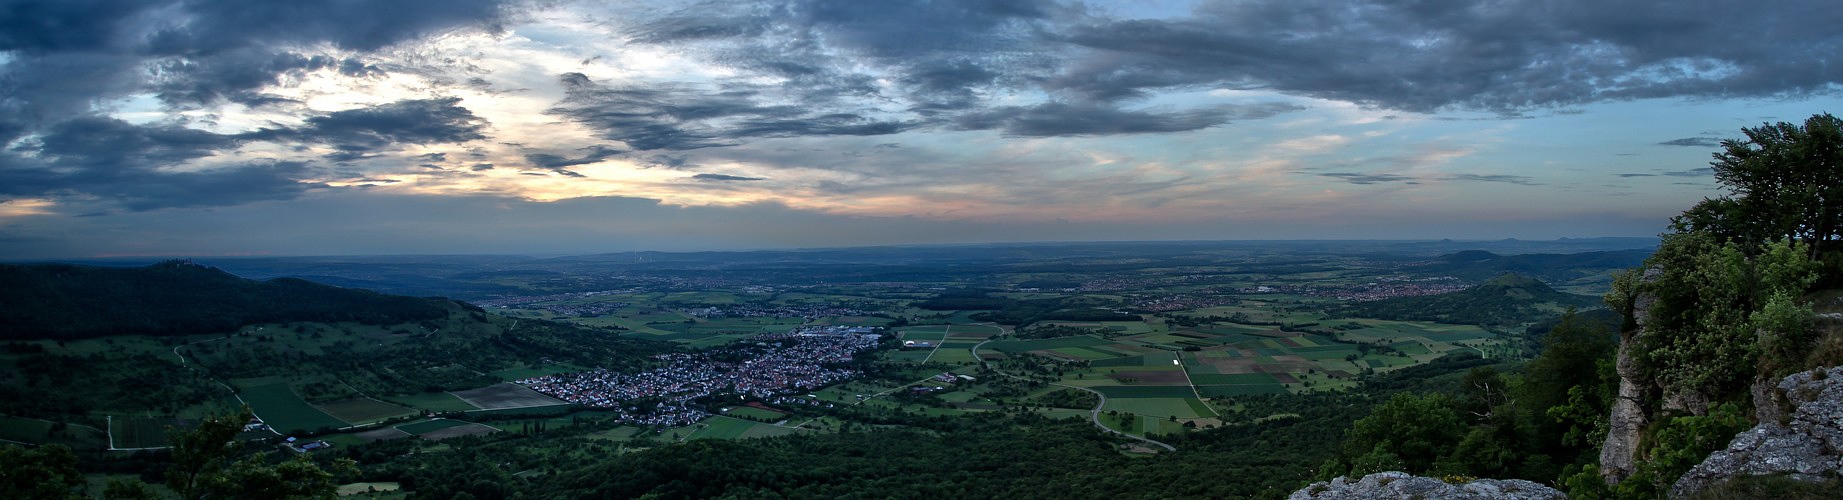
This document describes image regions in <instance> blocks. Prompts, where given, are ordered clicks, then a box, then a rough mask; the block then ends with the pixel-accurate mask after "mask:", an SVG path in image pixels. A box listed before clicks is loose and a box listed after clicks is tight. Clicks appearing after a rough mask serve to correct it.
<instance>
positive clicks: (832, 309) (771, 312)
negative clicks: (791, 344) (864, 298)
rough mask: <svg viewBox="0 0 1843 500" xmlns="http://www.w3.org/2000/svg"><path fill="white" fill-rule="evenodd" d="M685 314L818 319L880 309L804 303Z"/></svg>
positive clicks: (687, 312)
mask: <svg viewBox="0 0 1843 500" xmlns="http://www.w3.org/2000/svg"><path fill="white" fill-rule="evenodd" d="M686 314H690V315H692V316H696V317H699V318H804V319H819V318H823V317H827V316H871V315H875V314H881V312H880V311H869V310H864V309H857V308H852V307H838V306H831V305H804V306H785V307H766V306H760V305H752V304H748V305H735V306H728V307H705V308H699V309H692V310H690V311H686Z"/></svg>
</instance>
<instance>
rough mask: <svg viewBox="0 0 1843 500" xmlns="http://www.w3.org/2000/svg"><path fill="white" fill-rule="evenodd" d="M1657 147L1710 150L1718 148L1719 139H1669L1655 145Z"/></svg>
mask: <svg viewBox="0 0 1843 500" xmlns="http://www.w3.org/2000/svg"><path fill="white" fill-rule="evenodd" d="M1657 145H1659V146H1692V147H1698V148H1712V147H1717V146H1720V145H1721V139H1716V138H1714V137H1684V138H1682V139H1671V140H1668V141H1664V142H1660V143H1657Z"/></svg>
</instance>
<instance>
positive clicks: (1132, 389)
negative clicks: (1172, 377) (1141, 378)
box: [1089, 385, 1196, 404]
mask: <svg viewBox="0 0 1843 500" xmlns="http://www.w3.org/2000/svg"><path fill="white" fill-rule="evenodd" d="M1089 388H1090V389H1094V390H1095V391H1096V392H1099V393H1101V394H1103V395H1106V396H1107V404H1113V400H1114V398H1190V397H1196V393H1195V392H1193V391H1191V390H1190V386H1188V385H1135V386H1118V385H1102V386H1095V387H1089Z"/></svg>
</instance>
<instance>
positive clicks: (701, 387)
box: [518, 326, 882, 426]
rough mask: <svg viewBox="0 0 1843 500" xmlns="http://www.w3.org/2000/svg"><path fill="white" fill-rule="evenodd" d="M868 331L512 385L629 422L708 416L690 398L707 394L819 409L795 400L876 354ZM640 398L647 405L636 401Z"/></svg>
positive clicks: (769, 341) (797, 333)
mask: <svg viewBox="0 0 1843 500" xmlns="http://www.w3.org/2000/svg"><path fill="white" fill-rule="evenodd" d="M873 331H874V329H873V328H870V327H851V326H810V327H802V328H797V329H794V330H792V331H789V332H787V333H770V334H763V335H756V336H753V337H749V338H747V339H743V340H740V341H737V342H735V343H734V344H731V345H729V346H726V347H724V348H722V349H713V350H708V351H700V352H695V353H673V354H661V355H658V356H655V357H654V359H656V360H659V361H660V362H662V363H661V366H659V367H657V368H653V369H651V370H647V371H644V372H640V373H617V372H612V371H608V370H591V371H586V372H578V373H569V374H561V375H550V376H544V377H535V378H528V379H524V380H519V381H518V383H519V384H521V385H524V386H526V387H530V388H532V389H535V390H537V391H538V392H542V393H544V394H548V395H550V396H552V397H556V398H557V399H561V400H563V401H566V402H570V403H575V404H580V405H583V406H588V407H593V408H607V409H613V410H615V411H616V412H617V417H616V418H617V419H619V420H621V421H622V422H625V423H629V424H636V425H649V426H680V425H689V424H692V423H696V422H698V421H700V420H703V419H704V418H705V417H709V416H710V413H709V412H707V411H704V410H703V409H700V408H698V407H697V406H696V405H694V404H693V403H692V400H694V399H697V398H701V397H705V396H711V395H718V394H737V395H742V396H745V397H748V398H753V399H757V400H762V401H769V402H795V403H807V404H822V403H819V402H818V401H817V400H816V399H812V398H799V397H797V396H798V395H800V394H804V393H805V391H810V390H814V389H818V388H821V387H825V386H828V385H831V384H833V383H836V382H839V381H843V380H846V379H849V378H851V377H854V376H857V375H858V372H857V371H855V370H851V369H848V368H842V367H839V366H838V365H840V364H843V363H847V362H850V361H851V360H852V359H853V356H856V355H857V354H859V353H861V352H864V351H868V350H871V349H875V348H876V347H877V342H878V341H879V340H881V339H882V335H880V334H877V333H872V332H873ZM790 399H791V401H790ZM642 400H644V403H645V404H638V405H636V404H635V402H638V401H642Z"/></svg>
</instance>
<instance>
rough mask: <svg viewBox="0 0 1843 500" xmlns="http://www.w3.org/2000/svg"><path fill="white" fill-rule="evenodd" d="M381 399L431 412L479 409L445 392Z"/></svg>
mask: <svg viewBox="0 0 1843 500" xmlns="http://www.w3.org/2000/svg"><path fill="white" fill-rule="evenodd" d="M383 399H385V400H387V401H389V402H392V403H397V404H400V405H404V406H408V407H411V408H416V409H419V410H425V411H433V412H444V411H470V410H478V409H480V407H478V406H474V405H471V404H468V403H467V402H466V401H463V400H461V398H458V397H455V396H454V395H453V394H449V393H446V392H423V393H417V394H408V395H401V396H386V397H384V398H383Z"/></svg>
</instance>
